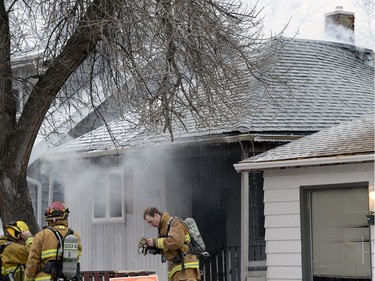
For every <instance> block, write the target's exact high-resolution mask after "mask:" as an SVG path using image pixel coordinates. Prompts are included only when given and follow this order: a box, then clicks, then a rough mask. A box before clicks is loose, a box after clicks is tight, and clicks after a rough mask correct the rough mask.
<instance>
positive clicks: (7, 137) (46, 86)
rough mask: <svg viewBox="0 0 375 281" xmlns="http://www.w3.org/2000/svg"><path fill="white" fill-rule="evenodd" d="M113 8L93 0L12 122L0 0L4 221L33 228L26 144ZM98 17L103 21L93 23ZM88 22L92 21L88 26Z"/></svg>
mask: <svg viewBox="0 0 375 281" xmlns="http://www.w3.org/2000/svg"><path fill="white" fill-rule="evenodd" d="M114 11H115V9H114V2H112V1H107V0H95V1H94V2H93V3H92V4H91V5H90V6H89V7H88V9H87V12H86V16H85V17H84V18H83V19H82V20H81V24H79V26H78V27H77V29H76V31H75V32H74V33H73V35H72V36H71V38H70V39H69V40H68V41H67V43H66V45H65V47H64V48H63V50H62V52H61V54H60V55H59V56H57V57H56V58H55V59H54V61H53V63H52V64H51V66H50V67H49V68H48V69H47V70H46V72H45V74H44V75H42V76H41V77H40V78H39V80H38V82H37V83H36V85H35V86H34V88H33V89H32V91H31V93H30V96H29V98H28V100H27V102H26V104H25V107H24V109H23V111H22V113H21V117H20V119H19V120H18V122H16V105H15V102H14V97H13V94H12V78H11V77H12V70H11V63H10V62H11V61H10V29H9V19H8V13H7V12H8V11H6V8H5V5H4V0H0V34H1V36H0V217H1V220H2V222H3V223H4V224H6V223H9V222H10V221H14V220H24V221H25V222H26V223H27V224H28V225H29V227H30V229H31V230H32V231H33V233H35V232H36V231H37V230H38V227H37V222H36V218H35V216H34V213H33V207H32V202H31V198H30V194H29V189H28V186H27V181H26V172H27V167H28V163H29V159H30V154H31V150H32V147H33V145H34V142H35V138H36V136H37V134H38V131H39V128H40V126H41V124H42V122H43V119H44V117H45V114H46V112H47V111H48V109H49V107H50V105H51V103H52V102H53V100H54V99H55V97H56V96H57V94H58V93H59V91H60V89H61V87H62V86H63V85H64V83H65V82H66V80H67V79H68V78H69V77H70V75H71V74H72V73H73V72H74V71H75V70H76V69H77V68H78V67H79V66H80V65H81V64H82V63H83V62H84V61H85V60H86V59H87V57H88V56H89V55H90V54H91V52H92V51H93V50H95V47H96V44H97V43H98V42H99V40H100V36H101V33H102V32H103V31H104V29H105V26H106V24H110V21H105V19H106V18H109V17H110V16H111V15H112V13H113V12H114ZM101 20H104V22H105V24H99V25H96V24H94V23H97V22H99V23H100V22H101ZM90 22H92V23H93V24H91V25H90V24H88V23H90Z"/></svg>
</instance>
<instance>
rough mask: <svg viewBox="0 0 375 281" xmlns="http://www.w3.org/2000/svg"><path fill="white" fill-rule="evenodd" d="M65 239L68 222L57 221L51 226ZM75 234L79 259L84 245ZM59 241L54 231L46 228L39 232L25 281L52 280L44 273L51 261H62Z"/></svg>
mask: <svg viewBox="0 0 375 281" xmlns="http://www.w3.org/2000/svg"><path fill="white" fill-rule="evenodd" d="M50 226H53V227H54V228H55V229H57V231H58V232H60V234H61V235H62V236H63V237H64V236H65V235H66V234H67V233H68V231H69V229H68V222H67V221H66V220H63V221H57V222H55V223H54V224H50ZM73 234H74V235H75V236H76V237H77V239H78V259H79V257H80V256H81V252H82V244H81V238H80V236H79V234H78V233H77V232H75V231H74V232H73ZM58 243H59V241H58V239H57V237H56V235H55V233H53V231H52V230H50V229H48V228H45V229H43V230H41V231H39V232H38V233H37V234H36V235H35V238H34V241H33V244H32V245H31V247H30V253H29V259H28V261H27V263H26V269H25V280H27V281H30V280H33V279H35V280H36V281H44V280H50V278H51V275H50V274H47V273H45V272H43V268H44V266H45V265H46V263H48V262H49V261H53V260H60V259H61V251H58Z"/></svg>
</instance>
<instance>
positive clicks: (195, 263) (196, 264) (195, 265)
mask: <svg viewBox="0 0 375 281" xmlns="http://www.w3.org/2000/svg"><path fill="white" fill-rule="evenodd" d="M184 266H185V268H199V262H198V261H192V262H185V264H184ZM181 270H182V265H181V264H179V265H177V266H176V267H174V268H173V269H172V270H170V271H168V278H171V277H172V276H173V274H175V273H176V272H177V271H181Z"/></svg>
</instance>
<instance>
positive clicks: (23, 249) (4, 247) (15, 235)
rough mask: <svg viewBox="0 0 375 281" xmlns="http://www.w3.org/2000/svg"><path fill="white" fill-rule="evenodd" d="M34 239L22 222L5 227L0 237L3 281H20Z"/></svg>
mask: <svg viewBox="0 0 375 281" xmlns="http://www.w3.org/2000/svg"><path fill="white" fill-rule="evenodd" d="M33 239H34V237H33V236H32V235H31V233H30V231H29V227H28V226H27V224H26V223H25V222H23V221H17V222H12V223H9V224H7V225H5V228H4V235H3V236H2V237H0V249H1V250H0V253H1V254H0V258H1V277H2V279H3V280H4V281H13V280H12V279H14V281H22V280H23V278H24V276H23V273H24V269H25V264H26V262H27V257H28V255H29V249H30V246H31V243H32V242H33Z"/></svg>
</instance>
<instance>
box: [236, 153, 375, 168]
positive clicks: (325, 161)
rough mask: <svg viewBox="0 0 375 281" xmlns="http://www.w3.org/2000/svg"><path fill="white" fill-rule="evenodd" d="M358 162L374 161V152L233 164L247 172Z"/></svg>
mask: <svg viewBox="0 0 375 281" xmlns="http://www.w3.org/2000/svg"><path fill="white" fill-rule="evenodd" d="M358 162H374V154H365V155H350V156H339V155H338V156H331V157H320V158H307V159H290V160H280V161H266V162H243V163H238V164H234V165H233V166H234V168H235V169H236V170H237V172H249V171H255V170H266V169H278V168H287V167H288V168H290V167H300V166H318V165H330V164H345V163H358Z"/></svg>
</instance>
